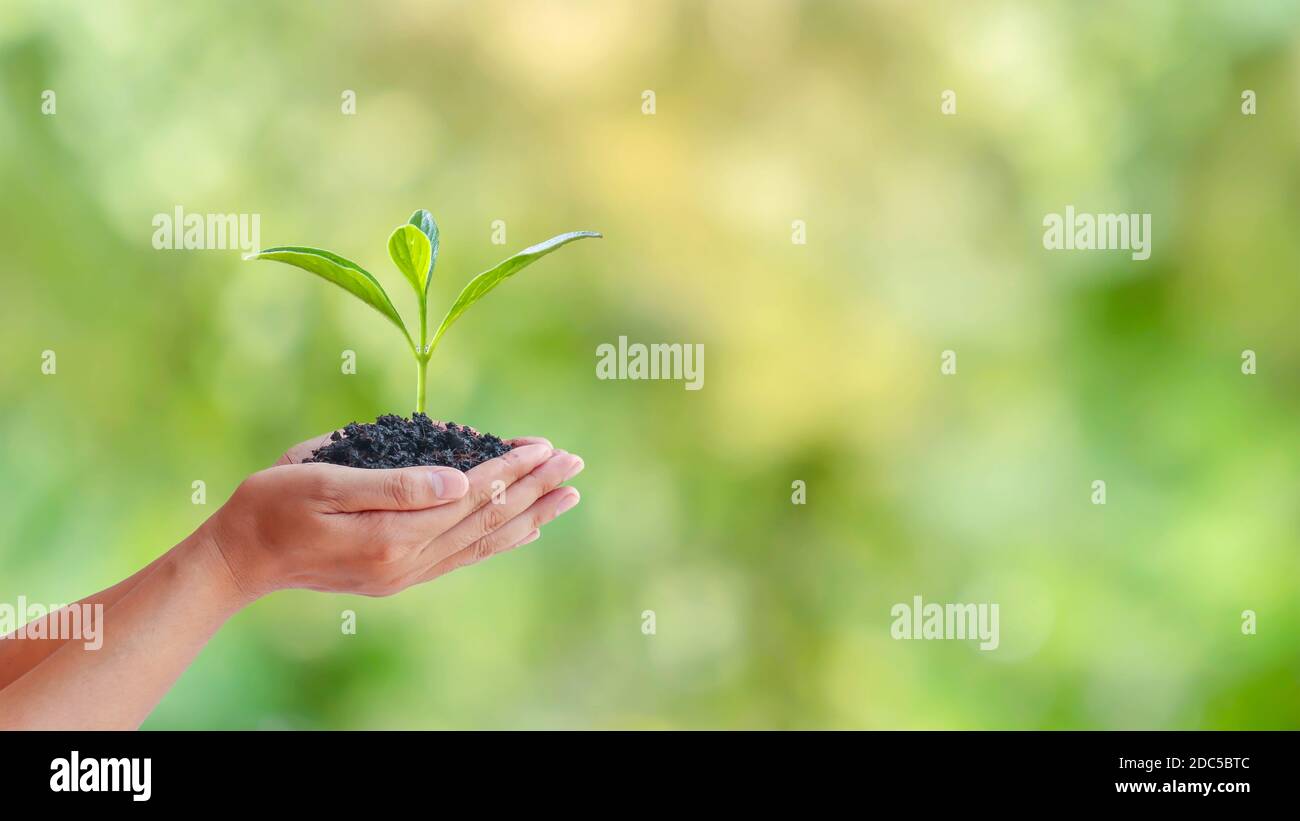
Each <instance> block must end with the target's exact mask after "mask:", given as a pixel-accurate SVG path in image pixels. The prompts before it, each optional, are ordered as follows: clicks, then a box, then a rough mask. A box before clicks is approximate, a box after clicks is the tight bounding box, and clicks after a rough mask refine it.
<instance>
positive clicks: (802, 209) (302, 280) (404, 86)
mask: <svg viewBox="0 0 1300 821" xmlns="http://www.w3.org/2000/svg"><path fill="white" fill-rule="evenodd" d="M1298 85H1300V7H1297V6H1296V5H1295V4H1294V3H1290V2H1284V1H1283V0H1277V2H1262V1H1261V2H1251V3H1237V2H1229V0H1224V1H1223V2H1183V1H1182V0H1149V1H1148V2H1092V3H1086V4H1080V3H1073V2H1030V1H1029V0H1026V1H1025V2H982V3H978V4H976V3H968V2H964V0H954V1H953V2H911V1H910V0H908V1H907V2H904V0H897V1H896V2H806V3H799V2H793V0H725V1H724V0H708V2H688V1H687V0H679V2H663V1H661V2H632V1H631V0H591V2H422V1H419V0H406V1H405V2H395V1H394V0H383V1H382V2H367V3H356V2H314V3H301V2H265V1H262V2H232V3H217V2H208V3H185V4H181V3H174V2H164V0H156V1H153V2H145V1H143V0H139V1H137V2H120V3H93V4H87V3H79V2H71V0H68V1H67V2H55V1H53V0H40V1H39V2H38V0H8V1H7V2H5V3H3V4H0V102H2V103H3V111H4V113H3V116H0V189H3V196H2V197H0V240H2V243H0V271H3V276H4V279H3V293H2V295H0V305H3V321H0V352H2V354H3V355H2V357H0V500H2V501H0V597H3V598H2V599H0V600H4V601H9V602H13V601H14V600H15V598H16V597H17V596H18V595H19V594H23V595H26V596H28V597H29V598H30V599H33V600H38V601H44V602H64V601H69V600H73V599H76V598H78V597H80V596H82V595H85V594H88V593H90V592H93V591H95V590H98V589H101V588H103V587H106V586H108V585H109V584H111V583H113V582H114V581H116V580H118V579H120V578H122V577H124V576H126V575H128V574H129V573H131V572H133V571H134V570H136V569H137V568H139V567H140V566H141V565H143V564H145V563H146V562H148V561H149V560H150V559H152V558H153V557H155V556H156V555H158V554H159V553H160V552H162V551H163V550H165V549H167V548H168V547H169V546H171V545H172V544H174V543H175V542H176V541H178V540H179V539H181V538H182V537H184V536H185V535H186V534H187V533H189V532H190V531H191V530H192V529H193V528H195V527H196V526H197V525H198V524H199V523H200V522H202V521H203V520H204V519H205V518H206V517H207V516H209V515H211V514H212V513H213V512H214V511H215V510H216V509H217V508H218V507H219V505H220V504H221V503H222V502H223V501H224V500H225V498H226V497H227V496H228V495H229V494H230V492H231V491H232V490H233V489H234V488H235V487H236V486H237V485H238V483H239V482H240V480H241V479H242V478H243V477H244V476H246V475H247V474H249V473H251V472H253V471H256V470H258V469H260V468H262V467H264V466H266V465H268V464H269V463H271V462H272V461H273V460H274V459H275V458H276V457H277V456H278V454H279V453H280V452H281V451H282V450H283V449H284V448H285V447H287V446H289V445H291V444H293V443H295V442H298V441H300V440H302V439H305V438H308V437H309V436H311V435H314V434H317V433H320V432H322V431H327V430H330V429H333V428H335V427H338V426H341V425H342V424H344V423H346V422H349V421H352V420H354V419H356V420H363V421H365V420H370V419H373V417H374V416H376V415H377V414H380V413H386V412H402V411H409V409H410V406H411V393H412V390H413V387H412V372H411V371H412V365H411V364H410V363H409V361H408V359H409V354H408V352H407V350H406V349H405V344H404V343H403V342H402V341H401V339H400V337H399V335H398V334H396V333H395V332H394V330H393V329H392V327H391V326H388V325H387V324H386V323H385V322H384V321H383V320H382V319H380V318H379V317H378V316H377V315H375V314H373V312H372V311H370V309H368V308H366V307H364V306H362V305H360V303H357V302H356V301H355V300H353V299H352V298H350V297H349V296H348V295H346V294H344V293H343V292H342V291H340V290H338V289H336V288H332V287H330V286H328V285H326V284H324V283H322V282H321V281H319V280H317V279H315V278H313V277H311V276H309V275H307V274H305V273H302V272H299V271H295V270H293V269H291V268H288V267H283V266H273V265H268V264H265V263H261V264H253V263H245V262H242V261H241V260H240V258H239V253H238V252H237V251H202V252H183V251H156V250H154V249H153V248H152V246H151V238H152V235H153V227H152V225H151V220H152V218H153V215H154V214H157V213H170V212H171V211H172V210H173V209H174V208H175V206H177V205H180V206H182V207H184V208H185V209H186V210H187V211H191V212H246V213H259V214H261V215H262V224H261V234H262V237H261V238H262V242H263V244H265V245H270V244H309V245H318V246H322V247H327V248H330V249H332V250H335V251H337V252H339V253H342V254H344V255H346V256H348V257H351V258H353V259H355V260H357V261H358V262H360V263H361V264H362V265H364V266H366V267H368V268H369V269H371V270H372V271H374V272H375V273H376V274H377V275H378V276H379V277H380V279H381V281H383V282H384V283H385V284H386V285H387V286H388V289H389V292H390V293H391V294H393V297H394V300H395V301H396V302H397V304H398V307H399V309H401V310H403V311H404V312H407V313H408V315H409V313H410V312H411V311H412V307H413V306H412V304H411V302H412V300H411V299H409V294H408V293H407V292H406V290H405V286H404V285H403V283H402V280H401V278H400V275H399V274H398V273H397V272H396V270H395V269H394V268H393V267H392V266H391V264H390V263H389V262H388V260H387V254H386V251H385V240H386V238H387V236H388V233H389V231H390V230H391V229H392V228H393V227H394V226H395V225H397V224H399V223H401V222H402V221H404V220H405V218H406V217H407V216H408V215H409V214H410V212H411V211H412V210H414V209H415V208H419V207H426V208H429V209H430V210H432V211H433V213H434V214H435V215H436V217H437V219H438V221H439V223H440V226H441V228H442V238H443V242H442V253H441V256H440V258H439V263H438V268H437V271H436V274H435V281H434V284H433V289H432V290H433V295H434V308H433V309H432V313H433V314H434V315H435V319H436V317H437V316H440V315H441V312H442V310H443V309H445V306H446V305H447V304H448V302H449V301H450V300H451V299H453V298H454V296H455V295H456V293H457V292H458V291H459V289H460V287H461V286H462V285H463V284H464V283H465V282H466V281H468V279H469V278H470V277H471V276H472V275H473V274H475V273H477V272H478V271H480V270H482V269H484V268H486V267H488V266H489V265H490V264H491V263H493V262H495V261H497V260H498V259H500V258H502V257H504V256H507V255H508V254H509V253H512V252H514V251H515V250H518V249H520V248H522V247H524V246H526V245H529V244H532V243H534V242H536V241H539V240H541V239H544V238H546V237H549V236H551V235H553V234H556V233H559V232H561V231H566V230H570V229H578V228H592V229H598V230H601V231H603V232H605V234H606V238H605V239H604V240H601V241H588V242H584V243H579V244H577V245H574V246H571V247H569V248H566V249H564V250H563V251H561V252H559V253H557V254H555V255H554V256H552V257H549V258H547V259H546V260H544V261H543V262H541V263H538V264H537V265H536V266H534V267H532V268H530V269H528V270H527V271H526V272H524V273H523V274H521V275H520V276H519V277H517V278H516V279H513V280H511V281H510V282H509V283H508V284H507V285H506V286H504V287H503V288H501V289H500V290H498V291H496V292H495V293H493V295H492V296H491V297H490V298H488V299H487V300H485V301H484V302H483V303H481V304H480V305H478V306H477V307H475V308H474V310H473V311H471V312H470V313H468V314H467V315H466V316H465V317H464V318H463V319H462V320H461V321H460V322H459V323H458V324H457V326H456V327H455V328H454V330H453V331H452V332H451V333H450V334H448V336H447V338H446V340H445V341H444V342H443V344H442V345H441V347H440V349H439V351H438V354H437V356H436V357H435V359H434V361H433V364H432V367H431V371H430V378H431V388H430V405H431V411H432V412H433V414H434V415H435V416H441V417H442V418H449V419H454V420H456V421H459V422H464V423H469V424H473V425H476V426H478V427H480V428H482V429H486V430H490V431H493V432H496V433H499V434H502V435H506V436H509V435H523V434H542V435H546V436H548V437H550V438H551V439H552V440H553V441H554V442H555V443H556V444H557V445H559V446H561V447H564V448H567V449H570V450H573V451H575V452H578V453H580V454H582V455H583V456H584V457H585V458H586V461H587V469H586V471H585V472H584V473H583V474H582V476H581V477H580V478H579V479H578V480H577V482H576V484H577V485H578V486H579V487H580V488H581V490H582V491H583V494H584V501H583V504H582V505H581V506H580V507H579V508H578V509H577V510H576V511H575V512H573V513H570V514H569V515H567V516H565V517H564V518H563V519H562V520H561V521H559V522H557V523H555V524H553V525H551V526H549V527H548V528H547V529H546V532H545V534H544V536H543V538H542V539H541V541H539V542H537V543H536V544H535V545H533V546H531V547H529V548H527V549H526V550H521V551H517V552H514V553H511V554H509V555H507V556H504V557H498V558H497V559H495V560H493V561H492V562H490V563H487V564H484V565H479V566H476V567H474V568H472V569H470V570H467V571H462V572H459V573H455V574H453V575H451V576H448V577H446V578H443V579H441V580H438V581H436V582H435V583H433V584H431V585H428V586H425V587H422V588H418V589H415V590H411V591H408V592H406V593H404V594H402V595H400V596H398V597H395V598H392V599H383V600H379V599H366V598H360V597H344V596H325V595H318V594H314V593H308V592H289V593H281V594H278V595H276V596H274V597H272V598H269V599H266V600H263V601H262V602H260V603H258V604H256V605H255V606H254V607H252V608H251V609H249V610H247V611H245V612H244V613H242V614H240V615H239V616H237V617H236V618H235V619H234V620H233V621H232V622H231V623H230V624H229V625H228V626H227V627H226V628H225V629H224V630H223V631H222V632H221V633H220V634H219V635H218V636H217V637H216V638H215V639H214V640H213V641H212V643H211V644H210V645H209V646H208V648H207V649H206V650H205V651H204V652H203V654H202V655H201V656H200V658H199V659H198V661H197V662H196V663H195V665H194V666H193V667H192V668H191V669H190V670H189V671H188V672H187V673H186V674H185V676H184V677H183V678H182V679H181V680H180V682H179V683H178V685H177V686H176V688H175V689H174V690H173V691H172V692H171V693H170V694H169V695H168V696H167V698H166V699H165V700H164V702H163V703H162V705H161V706H160V707H159V709H158V710H157V711H156V713H155V714H154V715H153V716H152V717H151V718H150V719H149V721H148V722H147V723H146V725H145V726H146V727H147V728H155V729H164V728H182V727H184V728H191V727H193V728H435V727H490V728H507V727H566V728H568V727H651V728H660V727H687V728H704V727H771V728H794V727H813V728H822V727H865V728H1040V727H1045V728H1233V727H1246V728H1263V727H1269V728H1275V727H1296V726H1300V699H1298V698H1297V690H1298V689H1300V654H1298V653H1297V645H1298V644H1300V604H1298V603H1297V596H1296V592H1297V579H1298V578H1300V576H1298V572H1300V561H1297V534H1298V533H1300V516H1298V514H1297V510H1298V509H1300V506H1297V503H1296V496H1297V477H1298V476H1300V455H1298V454H1300V437H1298V436H1297V429H1298V427H1297V413H1298V412H1300V390H1298V388H1300V385H1298V380H1297V373H1298V372H1300V344H1298V343H1297V339H1296V327H1297V322H1296V317H1297V305H1298V301H1297V300H1298V298H1300V284H1298V282H1297V276H1296V271H1297V264H1298V263H1300V238H1298V237H1297V232H1296V230H1295V225H1296V224H1297V222H1300V198H1297V191H1300V188H1298V187H1297V182H1298V176H1300V175H1298V173H1297V172H1298V170H1300V169H1298V168H1297V159H1296V157H1297V154H1296V131H1297V128H1296V127H1297V119H1298V116H1300V108H1298V103H1300V89H1298ZM45 89H51V90H54V91H55V92H56V94H57V113H56V114H55V115H54V116H44V115H42V114H41V111H40V106H41V93H42V91H43V90H45ZM349 89H350V90H353V91H355V92H356V96H357V113H356V114H355V115H354V116H345V115H343V114H342V113H341V111H340V106H341V95H342V93H343V91H344V90H349ZM945 89H952V90H954V91H955V92H956V93H957V100H958V112H957V114H956V115H955V116H942V115H941V114H940V95H941V93H942V92H943V91H944V90H945ZM1244 89H1252V90H1254V91H1255V92H1256V94H1257V95H1258V114H1257V115H1255V116H1253V117H1252V116H1243V114H1242V113H1241V93H1242V91H1243V90H1244ZM645 90H653V91H654V92H655V94H656V113H655V114H654V115H652V116H649V115H645V114H643V113H642V92H643V91H645ZM1067 204H1072V205H1074V206H1075V207H1076V208H1077V209H1079V210H1080V211H1091V212H1150V213H1152V214H1153V223H1154V228H1153V254H1152V257H1151V259H1150V260H1149V261H1146V262H1134V261H1132V260H1131V259H1130V258H1129V255H1128V254H1127V253H1125V252H1093V253H1062V252H1057V253H1050V252H1047V251H1044V250H1043V248H1042V243H1041V238H1042V227H1041V223H1042V219H1043V215H1044V214H1046V213H1048V212H1060V211H1062V210H1063V208H1064V207H1065V206H1066V205H1067ZM493 220H504V221H505V223H506V226H507V240H508V241H507V244H506V246H505V247H501V246H497V245H493V244H492V243H491V223H492V221H493ZM795 220H803V221H805V223H806V225H807V244H806V245H797V244H794V243H792V241H791V231H792V223H793V221H795ZM619 335H626V336H628V337H630V338H631V339H632V340H633V341H642V342H690V343H703V344H704V345H705V349H706V357H705V365H706V368H705V387H704V389H703V390H701V391H698V392H690V391H686V390H683V387H682V384H681V383H678V382H629V381H623V382H618V381H599V380H597V379H596V378H595V370H594V368H595V361H596V358H595V353H594V352H595V348H596V346H597V345H599V344H600V343H602V342H613V341H615V340H616V339H617V337H618V336H619ZM47 349H51V350H54V351H55V352H56V353H57V356H58V373H57V375H55V376H45V375H42V374H41V370H40V364H41V358H40V357H41V352H42V351H44V350H47ZM345 349H350V350H354V351H355V352H356V353H357V357H358V372H357V374H355V375H343V374H342V373H341V369H340V355H341V352H342V351H343V350H345ZM947 349H951V350H954V351H956V352H957V354H958V373H957V375H955V376H943V375H941V374H940V370H939V364H940V354H941V352H942V351H944V350H947ZM1245 349H1251V350H1254V351H1256V352H1257V355H1258V362H1259V365H1258V370H1259V372H1258V374H1256V375H1253V376H1246V375H1243V374H1242V373H1241V369H1240V365H1241V352H1242V351H1243V350H1245ZM196 479H202V480H204V481H205V482H206V483H207V488H208V504H207V505H206V506H197V505H194V504H192V503H191V492H192V491H191V483H192V482H193V481H194V480H196ZM1095 479H1102V480H1105V481H1106V482H1107V486H1108V495H1107V504H1106V505H1105V506H1098V505H1093V504H1092V503H1091V494H1092V482H1093V480H1095ZM795 480H803V481H805V482H806V483H807V504H806V505H802V506H798V505H794V504H792V503H791V483H792V482H794V481H795ZM918 594H919V595H922V596H924V597H925V599H926V600H927V601H936V602H963V601H981V602H997V603H999V606H1000V615H1001V634H1002V635H1001V648H1000V649H999V650H998V651H997V652H993V653H981V652H980V651H979V650H978V649H977V648H976V646H975V644H974V643H971V642H957V641H952V642H941V641H929V642H917V641H913V642H907V641H894V640H892V639H891V638H890V635H889V624H890V616H889V610H890V607H891V606H892V605H893V604H894V603H896V602H910V601H911V597H912V596H914V595H918ZM345 609H353V610H355V611H356V612H357V614H358V634H357V635H355V636H344V635H342V634H341V631H340V612H341V611H342V610H345ZM647 609H652V610H654V611H655V612H656V615H657V633H656V634H655V635H653V636H647V635H643V634H642V631H641V624H642V622H641V613H642V611H643V610H647ZM1248 609H1249V610H1254V611H1256V613H1257V614H1258V634H1257V635H1254V636H1245V635H1243V634H1242V630H1241V614H1242V611H1243V610H1248Z"/></svg>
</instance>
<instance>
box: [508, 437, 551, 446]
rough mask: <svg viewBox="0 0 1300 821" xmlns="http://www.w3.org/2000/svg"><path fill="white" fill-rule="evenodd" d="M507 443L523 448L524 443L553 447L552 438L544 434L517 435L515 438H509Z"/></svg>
mask: <svg viewBox="0 0 1300 821" xmlns="http://www.w3.org/2000/svg"><path fill="white" fill-rule="evenodd" d="M506 444H507V445H510V446H511V447H516V448H521V447H523V446H524V445H546V446H547V447H548V448H549V447H552V445H551V440H550V439H547V438H546V437H544V436H516V437H515V438H514V439H507V440H506Z"/></svg>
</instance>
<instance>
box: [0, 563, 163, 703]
mask: <svg viewBox="0 0 1300 821" xmlns="http://www.w3.org/2000/svg"><path fill="white" fill-rule="evenodd" d="M166 556H167V554H166V553H164V554H163V555H162V556H159V557H158V558H156V559H154V560H153V561H152V562H150V563H149V564H147V565H145V566H144V567H143V568H141V569H140V570H138V571H136V572H135V573H134V574H132V575H130V576H128V577H127V578H125V579H123V580H122V581H120V582H118V583H117V584H115V585H113V586H112V587H110V588H108V589H107V590H101V591H99V592H98V593H95V594H93V595H90V596H87V597H86V598H84V599H81V600H80V601H78V602H76V603H75V604H71V605H68V607H82V606H85V605H91V606H94V605H100V606H102V607H103V609H104V610H108V609H109V608H110V607H112V606H113V605H115V604H117V603H118V602H119V601H120V600H121V599H122V597H123V596H125V595H126V594H127V593H129V592H131V591H132V590H133V589H134V588H135V586H136V585H137V584H139V583H140V580H141V579H143V578H144V577H145V576H147V575H149V573H151V572H152V571H153V569H154V568H155V567H157V566H158V563H159V562H161V561H162V560H163V559H164V558H166ZM62 612H63V611H62V610H56V611H54V612H53V613H50V614H49V615H47V616H45V617H44V618H42V619H35V620H33V622H31V623H28V624H25V625H23V626H22V627H20V628H18V630H15V631H14V632H13V633H10V634H8V635H7V636H5V637H4V638H3V639H0V690H3V689H4V688H6V687H8V686H9V685H10V684H13V683H14V682H15V681H17V680H18V679H20V678H22V677H23V675H24V674H26V673H27V671H28V670H31V669H32V668H33V667H35V666H36V665H38V664H40V663H41V662H42V661H44V660H45V659H47V658H49V657H50V656H51V655H53V653H54V651H55V650H58V649H59V648H60V647H62V646H63V645H64V643H65V642H67V641H68V639H67V638H66V637H63V636H61V635H60V634H59V632H58V631H57V630H53V629H51V628H52V626H53V625H54V624H57V623H58V618H59V614H60V613H62ZM40 621H44V622H45V625H46V629H45V630H44V631H42V632H43V634H44V635H45V636H46V637H47V638H39V639H38V638H23V639H22V640H17V639H15V638H14V637H15V635H16V634H17V633H19V632H20V631H23V630H27V631H31V630H32V628H33V627H34V626H35V623H36V622H40Z"/></svg>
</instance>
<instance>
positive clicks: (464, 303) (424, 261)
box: [244, 209, 601, 413]
mask: <svg viewBox="0 0 1300 821" xmlns="http://www.w3.org/2000/svg"><path fill="white" fill-rule="evenodd" d="M599 236H601V235H600V234H598V233H597V232H595V231H570V232H569V233H567V234H560V235H559V236H556V237H551V238H550V239H548V240H546V241H545V242H541V243H538V244H537V245H533V246H531V247H529V248H525V249H524V250H522V251H520V252H519V253H517V254H515V255H514V256H512V257H510V258H509V259H505V260H502V261H501V262H498V263H497V264H496V265H494V266H492V267H491V268H489V269H487V270H486V271H484V272H483V273H481V274H479V275H478V276H476V277H474V278H473V279H471V280H470V281H469V284H468V285H466V286H465V288H464V290H462V291H461V292H460V296H458V297H456V301H455V302H454V303H452V306H451V308H450V309H449V310H448V311H447V315H446V316H444V317H443V318H442V323H441V324H440V325H438V330H437V331H435V332H434V334H433V338H432V339H430V338H429V323H428V314H429V312H428V306H429V283H430V282H431V281H432V280H433V267H434V265H435V264H437V262H438V225H437V223H435V222H434V221H433V215H432V214H430V213H429V212H428V211H425V210H424V209H420V210H419V211H416V212H415V213H414V214H412V215H411V219H410V220H408V221H407V223H406V224H405V225H400V226H398V227H397V229H396V230H394V231H393V233H392V235H391V236H389V237H388V255H389V256H390V257H392V259H393V264H394V265H396V266H397V269H398V270H399V271H401V272H402V276H403V277H405V278H406V281H407V282H408V283H409V284H410V286H411V288H412V289H413V290H414V291H415V299H416V303H417V304H418V305H419V311H420V336H419V341H418V342H417V341H416V340H415V339H414V338H413V337H412V336H411V332H410V331H408V330H407V328H406V323H405V322H403V321H402V317H401V315H400V314H399V313H397V309H396V308H394V307H393V302H392V300H391V299H389V298H388V294H387V292H385V291H384V288H383V286H382V285H380V284H379V280H377V279H375V278H374V276H372V275H371V274H370V273H369V272H368V271H366V270H365V269H364V268H362V267H361V266H360V265H357V264H356V263H355V262H352V261H351V260H348V259H344V258H343V257H341V256H339V255H338V254H334V253H331V252H329V251H323V250H321V249H319V248H308V247H306V246H301V245H281V246H277V247H275V248H266V249H264V250H261V251H257V252H255V253H252V254H248V255H247V256H245V257H244V258H245V259H270V260H275V261H276V262H286V263H288V264H290V265H294V266H297V267H299V268H301V269H303V270H304V271H310V272H311V273H313V274H316V275H317V276H319V277H321V278H323V279H327V280H329V281H330V282H333V283H334V284H335V285H337V286H339V287H340V288H342V289H343V290H345V291H347V292H348V293H350V294H352V295H353V296H355V297H357V298H358V299H360V300H361V301H362V302H364V303H366V304H367V305H369V306H370V307H372V308H374V309H375V310H376V311H379V313H381V314H383V315H384V316H385V317H387V319H388V321H390V322H392V323H393V324H394V325H396V326H397V329H398V330H399V331H401V332H402V336H403V337H405V339H406V344H407V347H409V348H410V349H411V355H412V356H414V357H415V410H416V412H417V413H424V397H425V382H426V374H427V373H428V370H429V359H430V358H431V357H432V356H433V352H434V350H435V349H436V348H437V347H438V342H439V340H441V339H442V335H443V334H445V333H446V332H447V329H448V328H450V327H451V324H452V323H453V322H455V321H456V320H457V319H459V318H460V316H461V314H463V313H465V311H467V310H469V307H470V306H471V305H473V304H474V303H475V302H478V301H479V300H480V299H482V298H483V297H484V296H486V295H487V293H488V291H491V290H492V289H493V288H495V287H497V286H498V285H500V284H501V283H502V282H503V281H505V280H506V279H508V278H509V277H512V276H514V275H515V274H517V273H518V272H519V271H520V270H521V269H523V268H525V267H527V266H529V265H531V264H533V263H534V262H536V261H537V260H539V259H541V258H542V257H544V256H546V255H547V254H549V253H551V252H552V251H554V250H555V249H557V248H559V247H560V246H562V245H567V244H568V243H570V242H573V241H574V240H578V239H584V238H586V237H599Z"/></svg>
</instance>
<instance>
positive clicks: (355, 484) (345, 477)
mask: <svg viewBox="0 0 1300 821" xmlns="http://www.w3.org/2000/svg"><path fill="white" fill-rule="evenodd" d="M297 469H300V470H304V471H308V470H310V471H315V472H316V473H318V474H319V480H318V481H319V483H318V485H317V489H316V493H315V497H316V498H317V499H318V500H320V501H322V502H324V503H325V504H326V506H327V509H328V510H329V511H331V512H334V513H359V512H361V511H366V510H425V509H428V508H431V507H438V506H439V505H446V504H449V503H455V502H459V501H460V500H461V499H463V498H464V496H465V493H466V492H467V491H468V490H469V481H468V480H467V479H466V478H465V474H463V473H461V472H460V471H459V470H456V469H455V468H448V467H423V466H422V467H410V468H394V469H391V470H371V469H368V468H350V467H343V466H341V465H326V464H319V465H318V464H315V463H312V464H305V465H298V466H297Z"/></svg>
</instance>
